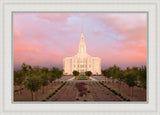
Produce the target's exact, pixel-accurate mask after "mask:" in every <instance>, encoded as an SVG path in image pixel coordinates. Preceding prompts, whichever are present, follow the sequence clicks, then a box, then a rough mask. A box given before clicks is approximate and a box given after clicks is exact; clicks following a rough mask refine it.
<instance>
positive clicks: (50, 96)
mask: <svg viewBox="0 0 160 115" xmlns="http://www.w3.org/2000/svg"><path fill="white" fill-rule="evenodd" d="M65 84H66V82H64V83H63V84H62V85H61V86H60V87H58V88H57V89H56V90H55V91H54V92H53V93H51V94H50V95H49V96H48V97H46V99H47V100H48V99H50V98H51V97H52V96H53V95H55V94H56V93H57V92H58V91H59V90H60V89H61V88H62V87H63V86H64V85H65ZM42 101H46V100H42Z"/></svg>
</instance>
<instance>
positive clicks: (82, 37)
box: [81, 23, 84, 39]
mask: <svg viewBox="0 0 160 115" xmlns="http://www.w3.org/2000/svg"><path fill="white" fill-rule="evenodd" d="M81 39H84V36H83V23H82V33H81Z"/></svg>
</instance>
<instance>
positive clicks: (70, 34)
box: [13, 13, 147, 69]
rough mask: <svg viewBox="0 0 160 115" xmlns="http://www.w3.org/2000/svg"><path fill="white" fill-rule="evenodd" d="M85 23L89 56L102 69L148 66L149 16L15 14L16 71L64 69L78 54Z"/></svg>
mask: <svg viewBox="0 0 160 115" xmlns="http://www.w3.org/2000/svg"><path fill="white" fill-rule="evenodd" d="M82 22H83V33H84V39H85V43H86V46H87V53H88V54H89V55H91V56H96V57H100V58H101V63H102V69H104V68H107V67H109V66H113V65H114V64H116V65H118V66H120V67H121V68H125V67H127V66H129V67H132V66H141V65H146V58H147V56H146V52H147V50H146V45H147V35H146V34H147V14H146V13H14V14H13V38H14V49H13V50H14V51H13V52H14V68H15V69H18V68H19V67H20V66H21V65H22V63H23V62H24V63H26V64H30V65H32V66H37V65H38V66H41V67H49V68H50V67H52V66H55V67H58V68H60V69H62V68H63V58H65V57H68V56H74V55H75V54H77V52H78V45H79V42H80V37H81V24H82Z"/></svg>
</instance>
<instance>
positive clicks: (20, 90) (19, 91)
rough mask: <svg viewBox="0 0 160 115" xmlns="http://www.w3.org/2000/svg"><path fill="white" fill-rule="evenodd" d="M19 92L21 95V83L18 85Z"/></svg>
mask: <svg viewBox="0 0 160 115" xmlns="http://www.w3.org/2000/svg"><path fill="white" fill-rule="evenodd" d="M19 94H20V95H21V85H20V86H19Z"/></svg>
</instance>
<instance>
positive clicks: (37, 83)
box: [24, 75, 42, 101]
mask: <svg viewBox="0 0 160 115" xmlns="http://www.w3.org/2000/svg"><path fill="white" fill-rule="evenodd" d="M41 85H42V82H41V79H40V77H39V76H37V75H32V76H27V78H26V79H25V82H24V86H25V87H26V88H27V89H28V90H30V91H31V96H32V101H33V92H36V91H38V90H39V89H40V88H41Z"/></svg>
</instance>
